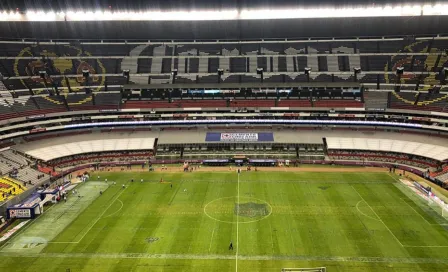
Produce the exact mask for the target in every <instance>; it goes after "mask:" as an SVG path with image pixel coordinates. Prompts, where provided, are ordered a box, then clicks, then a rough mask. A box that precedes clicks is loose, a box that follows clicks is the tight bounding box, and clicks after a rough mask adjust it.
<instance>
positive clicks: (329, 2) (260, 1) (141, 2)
mask: <svg viewBox="0 0 448 272" xmlns="http://www.w3.org/2000/svg"><path fill="white" fill-rule="evenodd" d="M436 2H437V1H420V0H417V1H416V0H395V1H391V0H367V1H366V0H364V1H363V0H313V1H309V0H226V1H222V0H128V1H122V0H46V1H36V0H1V1H0V9H3V10H4V9H6V10H15V9H17V8H18V9H19V10H22V11H26V10H35V9H44V10H54V11H56V12H57V11H61V10H67V9H76V10H78V9H86V10H89V9H108V8H111V9H113V10H142V9H160V10H164V11H166V10H178V9H214V10H217V9H232V8H237V9H244V8H289V7H291V6H300V7H310V6H312V7H325V6H338V7H342V6H353V5H356V6H374V5H385V4H394V5H401V4H428V5H430V4H433V3H436Z"/></svg>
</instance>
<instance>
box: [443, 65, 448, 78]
mask: <svg viewBox="0 0 448 272" xmlns="http://www.w3.org/2000/svg"><path fill="white" fill-rule="evenodd" d="M442 73H443V74H444V75H445V77H447V76H448V67H443V69H442Z"/></svg>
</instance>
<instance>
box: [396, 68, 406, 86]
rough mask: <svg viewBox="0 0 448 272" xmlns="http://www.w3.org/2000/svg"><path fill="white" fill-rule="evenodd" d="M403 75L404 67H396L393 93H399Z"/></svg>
mask: <svg viewBox="0 0 448 272" xmlns="http://www.w3.org/2000/svg"><path fill="white" fill-rule="evenodd" d="M403 73H404V67H402V66H400V67H397V70H396V71H395V74H396V76H397V79H396V81H395V91H396V92H399V91H400V85H401V77H402V76H403Z"/></svg>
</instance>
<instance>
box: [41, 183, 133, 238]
mask: <svg viewBox="0 0 448 272" xmlns="http://www.w3.org/2000/svg"><path fill="white" fill-rule="evenodd" d="M127 188H128V187H125V188H124V189H123V190H121V192H120V193H119V194H118V195H117V196H116V197H115V198H114V200H113V201H111V202H110V204H109V206H107V208H106V209H104V211H103V212H102V213H101V214H100V216H98V218H97V219H96V220H95V222H93V224H92V225H91V226H90V227H89V228H88V229H87V231H86V232H85V233H84V234H83V235H82V236H81V238H80V239H79V240H78V241H71V242H47V244H79V243H80V242H81V241H82V239H84V237H85V236H86V235H87V233H89V232H90V230H91V229H92V228H93V226H95V225H96V223H98V221H99V220H100V219H101V218H102V217H103V215H104V214H105V213H106V212H107V211H108V210H109V208H110V207H111V206H112V204H114V203H115V201H116V200H117V199H118V198H119V197H120V196H121V194H122V193H123V192H124V191H125V190H126V189H127Z"/></svg>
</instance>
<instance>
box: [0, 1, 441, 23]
mask: <svg viewBox="0 0 448 272" xmlns="http://www.w3.org/2000/svg"><path fill="white" fill-rule="evenodd" d="M430 15H433V16H434V15H436V16H440V15H448V4H436V5H428V4H426V5H422V4H420V5H412V4H408V5H393V6H392V5H375V6H373V7H372V6H365V7H347V8H340V7H337V6H334V7H327V8H322V7H317V8H316V7H314V8H304V7H294V6H292V7H290V8H287V9H241V10H238V9H226V10H219V11H216V10H179V11H164V12H162V11H159V10H148V11H143V12H139V11H135V12H132V11H126V12H122V11H112V9H111V7H110V6H109V8H106V9H104V10H97V11H69V10H65V11H60V12H54V11H43V10H28V11H27V12H26V13H23V12H22V13H21V12H20V11H19V10H14V11H3V12H0V21H30V22H32V21H219V20H267V19H306V18H368V17H400V16H430Z"/></svg>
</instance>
